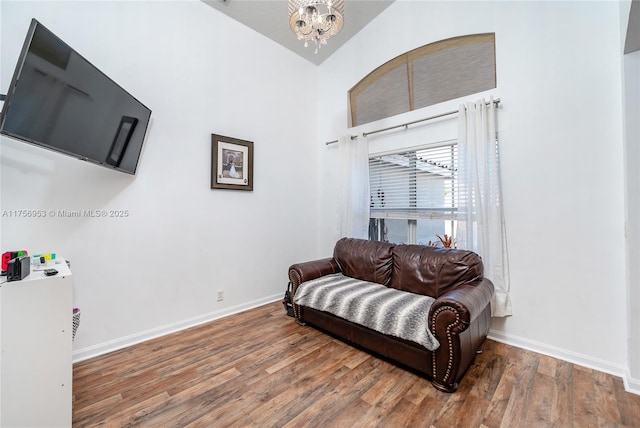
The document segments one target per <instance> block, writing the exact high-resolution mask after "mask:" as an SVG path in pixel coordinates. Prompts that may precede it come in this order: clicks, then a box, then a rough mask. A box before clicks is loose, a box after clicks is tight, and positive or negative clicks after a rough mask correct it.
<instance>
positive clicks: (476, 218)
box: [456, 98, 512, 317]
mask: <svg viewBox="0 0 640 428" xmlns="http://www.w3.org/2000/svg"><path fill="white" fill-rule="evenodd" d="M458 162H459V165H458V174H459V175H458V177H459V182H458V192H457V193H458V213H459V215H460V218H459V221H458V232H457V235H458V236H457V238H456V239H457V242H458V248H464V249H469V250H472V251H475V252H476V253H478V254H479V255H480V257H482V261H483V263H484V269H485V277H487V278H489V279H490V280H491V281H492V282H493V284H494V286H495V293H494V296H493V301H492V302H491V315H492V316H494V317H506V316H510V315H512V310H511V299H510V297H509V288H510V286H509V263H508V258H507V242H506V233H505V224H504V212H503V206H502V188H501V182H500V158H499V152H498V138H497V134H496V107H495V104H494V102H493V98H491V99H490V101H489V103H485V100H484V99H482V100H478V101H476V102H475V103H467V105H466V106H465V105H461V106H460V111H459V116H458Z"/></svg>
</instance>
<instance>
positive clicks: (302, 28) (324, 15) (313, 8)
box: [289, 0, 344, 53]
mask: <svg viewBox="0 0 640 428" xmlns="http://www.w3.org/2000/svg"><path fill="white" fill-rule="evenodd" d="M343 24H344V0H289V26H290V27H291V31H293V32H294V33H295V34H296V35H297V36H298V40H304V47H305V48H306V47H307V46H309V41H310V40H312V41H314V42H315V44H316V50H315V53H318V49H319V48H320V47H322V45H326V44H327V40H328V39H330V38H331V37H333V36H335V35H336V34H338V33H339V32H340V30H342V26H343Z"/></svg>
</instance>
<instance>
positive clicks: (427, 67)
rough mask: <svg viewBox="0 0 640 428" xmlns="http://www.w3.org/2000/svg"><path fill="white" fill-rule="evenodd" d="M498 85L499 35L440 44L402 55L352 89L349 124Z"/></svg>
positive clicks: (356, 124)
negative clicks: (497, 44) (496, 46)
mask: <svg viewBox="0 0 640 428" xmlns="http://www.w3.org/2000/svg"><path fill="white" fill-rule="evenodd" d="M495 87H496V61H495V34H494V33H484V34H471V35H467V36H460V37H453V38H451V39H446V40H440V41H438V42H435V43H430V44H428V45H424V46H421V47H419V48H417V49H414V50H411V51H409V52H405V53H404V54H402V55H400V56H397V57H396V58H394V59H392V60H391V61H389V62H387V63H385V64H383V65H381V66H380V67H378V68H377V69H375V70H373V71H372V72H371V73H369V74H368V75H367V76H366V77H365V78H364V79H362V80H361V81H360V82H358V83H357V84H356V85H355V86H354V87H353V88H351V89H350V90H349V108H350V112H351V114H350V117H349V120H350V126H358V125H362V124H365V123H369V122H373V121H376V120H379V119H384V118H386V117H390V116H394V115H397V114H401V113H406V112H408V111H412V110H416V109H419V108H423V107H427V106H430V105H434V104H438V103H441V102H443V101H448V100H452V99H455V98H460V97H464V96H466V95H471V94H475V93H478V92H482V91H486V90H489V89H493V88H495Z"/></svg>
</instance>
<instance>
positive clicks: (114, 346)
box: [72, 294, 282, 363]
mask: <svg viewBox="0 0 640 428" xmlns="http://www.w3.org/2000/svg"><path fill="white" fill-rule="evenodd" d="M281 299H282V295H280V294H278V295H274V296H268V297H264V298H262V299H258V300H253V301H251V302H247V303H243V304H241V305H236V306H232V307H230V308H225V309H221V310H219V311H214V312H210V313H208V314H204V315H201V316H198V317H195V318H191V319H188V320H184V321H180V322H177V323H174V324H170V325H165V326H162V327H158V328H154V329H151V330H147V331H143V332H140V333H136V334H132V335H130V336H126V337H121V338H118V339H115V340H110V341H108V342H104V343H100V344H98V345H93V346H89V347H86V348H82V349H78V350H75V351H73V356H72V357H73V362H74V363H77V362H79V361H83V360H86V359H89V358H93V357H97V356H99V355H104V354H107V353H109V352H113V351H117V350H119V349H122V348H126V347H128V346H131V345H135V344H137V343H141V342H144V341H147V340H150V339H154V338H156V337H160V336H164V335H166V334H170V333H175V332H176V331H180V330H185V329H187V328H190V327H194V326H197V325H200V324H204V323H207V322H210V321H214V320H217V319H220V318H224V317H227V316H229V315H233V314H237V313H239V312H244V311H246V310H249V309H252V308H256V307H258V306H262V305H266V304H267V303H272V302H275V301H278V300H281Z"/></svg>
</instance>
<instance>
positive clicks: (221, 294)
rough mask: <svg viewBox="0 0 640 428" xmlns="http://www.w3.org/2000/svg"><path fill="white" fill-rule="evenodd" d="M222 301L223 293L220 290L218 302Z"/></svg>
mask: <svg viewBox="0 0 640 428" xmlns="http://www.w3.org/2000/svg"><path fill="white" fill-rule="evenodd" d="M223 300H224V292H223V291H222V290H218V302H221V301H223Z"/></svg>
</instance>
